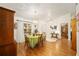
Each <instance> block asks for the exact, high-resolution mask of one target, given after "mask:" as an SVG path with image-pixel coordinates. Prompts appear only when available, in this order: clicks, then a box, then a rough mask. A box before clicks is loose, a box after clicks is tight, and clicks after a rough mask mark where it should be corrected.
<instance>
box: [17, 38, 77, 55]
mask: <svg viewBox="0 0 79 59" xmlns="http://www.w3.org/2000/svg"><path fill="white" fill-rule="evenodd" d="M17 55H18V56H75V55H76V52H75V51H73V50H72V49H71V48H70V43H69V42H68V40H67V39H61V40H60V39H59V40H57V41H56V42H47V41H46V42H45V43H44V46H39V47H36V48H34V49H31V48H28V49H25V48H24V43H20V44H18V48H17Z"/></svg>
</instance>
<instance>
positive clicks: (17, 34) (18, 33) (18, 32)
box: [14, 17, 25, 43]
mask: <svg viewBox="0 0 79 59" xmlns="http://www.w3.org/2000/svg"><path fill="white" fill-rule="evenodd" d="M14 20H15V22H17V29H15V30H14V39H15V40H16V42H18V43H20V42H24V41H25V38H24V27H23V22H21V21H16V20H23V18H21V17H15V19H14Z"/></svg>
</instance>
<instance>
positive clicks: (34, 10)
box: [0, 3, 75, 20]
mask: <svg viewBox="0 0 79 59" xmlns="http://www.w3.org/2000/svg"><path fill="white" fill-rule="evenodd" d="M0 6H4V7H6V8H10V9H13V10H14V11H16V15H17V16H21V17H24V18H25V19H30V20H54V19H56V18H58V17H60V16H62V15H64V14H67V13H71V14H74V13H75V3H35V4H34V3H0Z"/></svg>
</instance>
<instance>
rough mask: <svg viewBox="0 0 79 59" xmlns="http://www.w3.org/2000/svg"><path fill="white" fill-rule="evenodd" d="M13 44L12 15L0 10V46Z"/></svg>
mask: <svg viewBox="0 0 79 59" xmlns="http://www.w3.org/2000/svg"><path fill="white" fill-rule="evenodd" d="M12 42H13V13H12V12H9V11H6V10H4V9H0V45H5V44H10V43H12Z"/></svg>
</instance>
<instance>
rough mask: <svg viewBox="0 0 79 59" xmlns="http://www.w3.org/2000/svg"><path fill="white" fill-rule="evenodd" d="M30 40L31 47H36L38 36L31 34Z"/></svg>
mask: <svg viewBox="0 0 79 59" xmlns="http://www.w3.org/2000/svg"><path fill="white" fill-rule="evenodd" d="M28 41H29V44H30V47H31V48H34V47H35V46H36V44H37V43H38V36H32V35H30V36H28Z"/></svg>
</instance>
